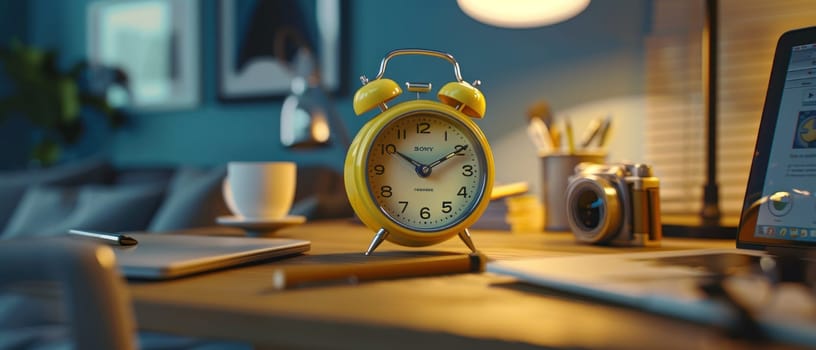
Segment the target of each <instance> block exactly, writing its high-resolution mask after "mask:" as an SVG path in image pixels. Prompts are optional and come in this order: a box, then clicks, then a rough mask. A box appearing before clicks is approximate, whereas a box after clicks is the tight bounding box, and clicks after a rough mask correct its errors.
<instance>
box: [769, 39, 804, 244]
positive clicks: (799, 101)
mask: <svg viewBox="0 0 816 350" xmlns="http://www.w3.org/2000/svg"><path fill="white" fill-rule="evenodd" d="M779 113H780V115H779V118H777V125H776V130H775V134H774V138H773V144H772V146H771V153H770V162H769V163H768V173H767V174H766V176H765V184H764V186H763V192H762V194H763V196H766V197H767V201H766V202H765V204H763V205H762V207H761V208H760V209H759V215H758V217H757V225H756V232H755V235H756V236H757V237H765V238H774V239H786V240H796V241H812V242H816V197H814V193H812V191H815V190H816V181H814V179H816V44H809V45H800V46H795V47H794V48H793V51H792V52H791V59H790V62H789V64H788V71H787V75H786V77H785V89H784V92H783V93H782V101H781V103H780V106H779Z"/></svg>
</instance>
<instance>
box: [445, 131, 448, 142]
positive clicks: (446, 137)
mask: <svg viewBox="0 0 816 350" xmlns="http://www.w3.org/2000/svg"><path fill="white" fill-rule="evenodd" d="M447 140H448V132H447V131H445V141H447Z"/></svg>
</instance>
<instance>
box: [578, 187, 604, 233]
mask: <svg viewBox="0 0 816 350" xmlns="http://www.w3.org/2000/svg"><path fill="white" fill-rule="evenodd" d="M573 209H574V213H575V218H576V219H577V221H578V222H579V223H580V224H581V225H583V226H584V227H585V228H587V229H590V230H593V229H595V228H597V227H598V224H600V222H601V218H602V217H603V213H602V212H601V210H602V209H603V199H602V198H600V197H598V194H597V193H595V191H592V190H589V189H587V190H584V191H581V193H580V194H578V197H577V198H576V200H575V208H573Z"/></svg>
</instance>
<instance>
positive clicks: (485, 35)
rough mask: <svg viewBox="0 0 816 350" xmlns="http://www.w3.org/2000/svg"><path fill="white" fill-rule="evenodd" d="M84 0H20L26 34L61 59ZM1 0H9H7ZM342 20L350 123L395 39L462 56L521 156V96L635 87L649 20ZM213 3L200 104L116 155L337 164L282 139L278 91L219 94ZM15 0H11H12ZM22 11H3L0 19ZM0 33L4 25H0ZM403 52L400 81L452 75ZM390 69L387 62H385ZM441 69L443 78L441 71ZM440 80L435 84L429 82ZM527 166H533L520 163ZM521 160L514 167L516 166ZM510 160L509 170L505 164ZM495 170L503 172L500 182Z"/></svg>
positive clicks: (152, 121)
mask: <svg viewBox="0 0 816 350" xmlns="http://www.w3.org/2000/svg"><path fill="white" fill-rule="evenodd" d="M89 2H90V1H88V0H62V1H53V0H31V1H28V2H25V3H26V4H27V8H25V9H23V10H24V11H23V12H25V13H23V16H24V17H25V18H27V20H28V21H27V26H26V28H25V29H26V31H27V33H25V34H26V36H27V39H28V41H29V42H31V43H32V44H35V45H38V46H44V47H51V48H57V49H58V50H59V51H60V53H61V55H62V62H63V64H65V65H66V66H67V65H68V64H70V63H72V62H75V61H77V60H79V59H81V58H82V57H83V56H84V52H85V44H86V38H85V35H86V33H85V19H86V6H87V4H88V3H89ZM3 3H4V4H5V5H3V6H0V9H3V10H5V9H7V8H8V6H11V5H8V4H9V3H16V1H14V0H4V1H3ZM343 4H344V5H345V6H347V7H348V11H347V13H348V14H349V17H350V18H349V21H347V22H346V30H348V31H349V32H348V35H347V36H346V37H347V38H348V40H349V42H348V43H347V45H348V46H347V47H346V49H347V53H348V60H347V62H348V63H349V64H348V65H347V66H346V67H344V69H345V70H346V71H347V72H346V73H347V74H346V77H347V80H348V81H347V82H346V84H348V87H347V89H346V90H347V91H350V92H347V93H346V94H345V95H343V96H338V97H337V98H336V101H337V108H338V110H339V111H340V112H341V114H342V118H343V119H344V121H345V122H346V124H347V126H348V128H349V129H350V130H351V132H352V133H355V132H356V131H357V130H358V129H359V127H360V126H361V125H362V124H363V122H364V121H365V120H366V119H367V118H369V117H370V116H371V115H365V116H363V117H356V116H354V115H353V113H352V112H351V110H352V108H351V94H352V93H353V91H354V89H356V87H357V86H358V85H359V83H358V79H357V76H359V75H360V74H367V75H369V76H373V75H374V74H376V70H377V68H378V67H379V61H380V60H381V58H382V56H383V54H385V53H386V52H388V51H390V50H392V49H395V48H402V47H423V48H432V49H439V50H443V51H448V52H451V53H453V54H454V56H456V57H457V59H458V60H459V61H460V64H461V66H462V73H463V75H464V78H465V79H466V80H469V81H472V80H474V79H479V80H481V81H482V82H483V83H484V85H483V86H482V91H483V92H484V94H485V96H486V98H487V105H488V115H487V117H486V118H485V119H484V120H483V121H481V122H480V125H481V126H482V128H483V129H484V131H485V133H486V134H487V136H488V139H489V140H491V143H492V142H494V141H495V142H496V143H497V144H504V145H505V146H499V147H497V149H496V150H495V151H496V152H497V154H496V158H497V162H498V163H499V165H502V164H503V163H502V159H504V160H506V164H515V163H518V162H517V161H516V160H515V159H514V157H517V154H518V153H515V152H513V151H514V149H516V148H524V149H523V150H521V151H522V153H524V154H526V155H533V156H534V150H533V149H532V146H531V145H530V144H529V142H526V140H522V141H514V142H509V143H508V142H506V141H507V140H508V139H517V138H518V135H519V130H523V128H524V125H525V117H524V116H525V112H526V109H527V106H528V105H529V104H530V103H531V102H533V101H535V100H537V99H539V98H547V99H548V100H549V101H550V103H551V104H552V106H553V107H554V108H555V109H556V110H558V109H569V108H573V107H575V106H580V105H582V104H585V103H589V102H592V101H598V100H605V99H613V98H616V97H620V96H633V95H642V94H643V52H644V41H645V40H644V38H645V36H646V35H647V34H648V23H649V21H650V4H651V2H650V1H649V0H617V1H603V0H595V1H593V2H592V3H590V5H589V7H588V8H587V9H586V10H585V11H584V12H583V13H581V14H580V15H578V16H577V17H575V18H573V19H571V20H568V21H566V22H563V23H560V24H557V25H554V26H548V27H543V28H536V29H522V30H510V29H500V28H494V27H490V26H487V25H484V24H481V23H478V22H476V21H474V20H472V19H470V18H469V17H467V16H466V15H465V14H463V13H462V12H461V11H460V10H459V9H458V7H457V5H456V2H455V1H453V0H444V1H440V0H390V1H380V0H355V1H344V2H343ZM217 5H218V4H217V2H216V1H215V0H203V1H202V2H201V4H200V9H201V21H200V22H201V25H200V26H201V33H202V35H201V38H202V39H201V40H202V42H201V59H202V67H203V70H202V83H203V87H202V102H201V104H200V106H199V107H198V108H195V109H190V110H178V111H168V112H154V113H142V114H136V115H134V116H133V117H134V118H133V123H132V125H130V126H129V127H128V128H126V129H121V130H117V131H116V132H115V133H113V134H112V135H110V136H107V137H104V138H103V140H102V141H103V142H104V144H105V145H106V149H107V151H108V152H110V154H111V155H112V157H113V159H114V160H115V161H116V162H117V163H120V164H127V165H140V164H165V163H166V164H217V163H224V162H227V161H230V160H274V159H289V160H295V161H297V162H298V163H299V164H315V163H321V164H327V165H329V166H331V167H334V168H337V169H341V168H342V162H343V160H342V159H343V157H344V154H345V150H343V149H342V147H334V148H328V149H321V150H315V151H298V152H294V151H291V150H287V149H285V148H283V147H282V146H280V142H279V119H278V118H279V114H280V113H279V110H280V107H281V101H267V102H252V103H240V104H236V103H231V104H223V103H221V102H219V101H218V99H217V93H216V90H217V89H216V84H217V78H216V75H217V72H216V50H217V40H216V37H217V35H216V30H217V28H216V22H217V21H216V17H217V16H216V15H217ZM15 6H17V7H21V6H19V5H15ZM17 16H19V13H17V12H15V11H3V13H1V14H0V22H5V21H7V20H9V19H11V18H15V17H17ZM0 35H2V32H0ZM439 62H441V63H437V62H434V61H429V60H427V59H426V60H422V59H420V60H410V59H406V60H405V61H401V62H400V63H397V61H396V60H395V63H394V64H393V65H389V75H391V76H392V77H393V78H394V79H396V80H397V81H404V80H413V81H423V80H431V81H434V82H435V86H441V85H438V84H439V83H444V81H446V80H450V79H452V73H451V69H450V66H449V65H447V64H446V63H444V62H442V61H439ZM392 68H393V69H392ZM440 77H441V78H440ZM437 81H438V82H439V83H437ZM5 128H8V126H5ZM526 166H529V164H528V165H526ZM518 169H521V170H523V169H524V168H517V169H516V170H518ZM516 170H512V171H510V170H506V171H505V172H511V173H510V174H507V173H505V174H504V175H505V177H507V178H511V177H512V176H513V174H512V172H515V171H516ZM501 177H502V176H501V171H500V176H499V179H500V180H501Z"/></svg>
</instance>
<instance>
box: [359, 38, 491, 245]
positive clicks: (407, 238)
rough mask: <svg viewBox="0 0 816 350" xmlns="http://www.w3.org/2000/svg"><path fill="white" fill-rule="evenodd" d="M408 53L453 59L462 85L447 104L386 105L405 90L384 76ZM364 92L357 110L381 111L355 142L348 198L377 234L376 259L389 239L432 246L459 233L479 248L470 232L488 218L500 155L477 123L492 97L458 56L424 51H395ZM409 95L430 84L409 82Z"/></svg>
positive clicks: (447, 88) (446, 90)
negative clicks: (466, 74)
mask: <svg viewBox="0 0 816 350" xmlns="http://www.w3.org/2000/svg"><path fill="white" fill-rule="evenodd" d="M400 55H423V56H432V57H438V58H441V59H444V60H447V61H448V62H450V63H451V64H452V65H453V71H454V76H455V78H456V81H452V82H449V83H447V84H445V85H444V86H443V87H442V88H441V89H440V90H439V92H438V93H437V97H438V99H439V101H432V100H423V99H416V100H409V101H405V102H401V103H398V104H395V105H393V106H391V107H389V106H387V105H386V103H388V102H389V101H391V100H392V99H394V98H396V97H397V96H399V95H400V94H401V93H402V89H401V88H400V86H399V85H398V84H397V83H396V82H394V81H393V80H391V79H386V78H383V75H384V74H385V69H386V65H387V64H388V61H389V60H391V59H392V58H394V57H396V56H400ZM360 80H361V81H362V82H363V87H361V88H360V89H359V90H357V93H356V94H355V95H354V112H355V113H356V114H357V115H360V114H363V113H365V112H367V111H370V110H372V109H374V108H379V109H380V113H379V114H378V115H376V116H375V117H374V118H372V119H371V120H369V121H368V122H367V123H366V124H365V125H364V126H363V127H362V128H361V129H360V131H359V132H358V133H357V136H356V137H355V138H354V141H353V142H352V144H351V146H350V148H349V151H348V154H347V155H346V163H345V168H344V174H343V175H344V180H345V186H346V194H347V195H348V198H349V201H350V203H351V206H352V208H353V209H354V212H355V213H356V214H357V216H358V217H359V218H360V220H361V221H362V222H363V223H364V224H365V225H366V226H368V227H369V228H371V229H372V230H373V231H376V234H375V235H374V239H373V240H372V242H371V244H370V245H369V247H368V250H367V251H366V253H365V254H366V255H370V254H371V253H372V252H373V251H374V250H375V249H376V248H377V247H378V246H379V245H380V243H382V242H383V240H386V239H387V240H389V241H391V242H393V243H397V244H401V245H406V246H426V245H431V244H435V243H439V242H442V241H444V240H447V239H449V238H451V237H452V236H454V235H459V237H460V238H461V239H462V240H463V241H464V242H465V244H466V245H467V246H468V248H470V250H471V251H474V252H475V251H476V248H475V246H474V245H473V242H472V240H471V238H470V233H469V232H468V227H470V226H471V225H473V223H474V222H476V220H477V219H478V218H479V217H480V216H481V215H482V213H483V212H484V210H485V209H486V208H487V205H488V202H489V201H490V193H491V191H492V189H493V173H494V171H493V154H492V152H491V151H490V146H489V145H488V143H487V139H486V138H485V136H484V133H482V131H481V130H480V129H479V127H478V126H477V125H476V123H474V122H473V119H474V118H482V117H483V116H484V112H485V100H484V96H483V95H482V93H481V92H480V91H479V90H478V89H477V88H476V87H477V86H479V84H480V83H479V81H478V80H477V81H475V82H474V83H473V84H470V83H468V82H466V81H464V80H463V79H462V76H461V73H460V70H459V63H458V62H457V61H456V60H455V59H454V58H453V56H452V55H450V54H448V53H444V52H440V51H434V50H424V49H401V50H394V51H391V52H389V53H388V54H387V55H386V56H385V57H384V58H383V60H382V62H381V63H380V71H379V73H378V74H377V77H376V78H375V79H373V80H370V81H369V80H368V78H366V77H365V76H362V77H360ZM405 85H406V88H407V90H408V91H409V92H416V93H417V96H419V93H426V92H429V91H430V90H431V84H430V83H422V82H406V83H405Z"/></svg>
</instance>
